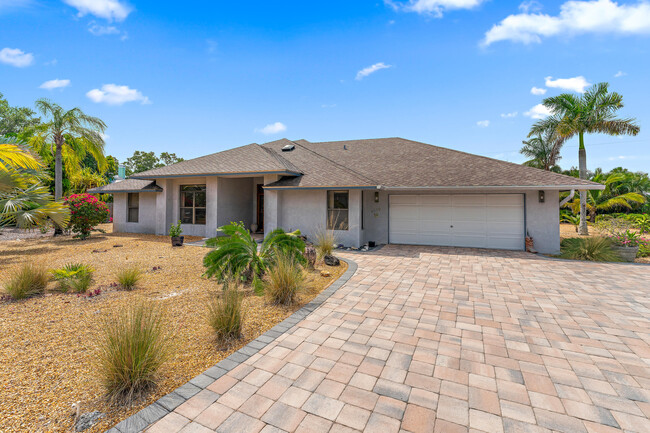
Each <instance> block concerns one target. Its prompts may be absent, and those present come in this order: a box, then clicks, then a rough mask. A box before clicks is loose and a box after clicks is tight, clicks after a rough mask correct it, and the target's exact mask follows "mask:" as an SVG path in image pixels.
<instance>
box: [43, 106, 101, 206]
mask: <svg viewBox="0 0 650 433" xmlns="http://www.w3.org/2000/svg"><path fill="white" fill-rule="evenodd" d="M36 108H37V109H38V111H40V112H41V113H42V114H43V115H44V116H48V117H49V118H50V119H49V121H48V122H46V123H44V124H43V125H42V133H41V135H40V139H41V140H42V141H43V142H44V143H50V146H51V150H52V153H53V154H54V198H55V199H56V200H57V201H58V200H60V199H61V196H62V195H63V180H62V179H63V153H64V151H63V149H64V148H68V149H69V150H71V151H73V152H66V153H68V154H69V156H70V157H71V158H72V157H74V156H81V159H83V156H85V154H86V152H88V153H90V154H91V155H93V156H94V157H95V159H97V160H98V161H100V160H101V161H104V139H103V138H102V135H101V134H102V133H103V132H104V131H105V130H106V124H105V123H104V122H103V121H102V120H101V119H99V118H97V117H93V116H89V115H87V114H85V113H84V112H83V111H81V109H80V108H76V107H75V108H72V109H70V110H67V111H66V110H64V109H63V108H62V107H61V106H60V105H58V104H56V103H54V102H52V101H50V100H48V99H45V98H43V99H39V100H38V101H36ZM81 150H83V152H82V151H81Z"/></svg>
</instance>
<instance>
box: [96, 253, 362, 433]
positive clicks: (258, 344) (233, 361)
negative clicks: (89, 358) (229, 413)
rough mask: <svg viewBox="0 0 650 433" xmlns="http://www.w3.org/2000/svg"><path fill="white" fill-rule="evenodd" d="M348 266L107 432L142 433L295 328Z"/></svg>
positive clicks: (334, 286)
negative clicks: (285, 312) (319, 289)
mask: <svg viewBox="0 0 650 433" xmlns="http://www.w3.org/2000/svg"><path fill="white" fill-rule="evenodd" d="M345 262H346V263H347V264H348V269H347V270H346V271H345V272H344V273H343V275H341V276H340V277H339V279H338V280H336V281H334V282H333V283H332V284H330V286H329V287H328V288H326V289H325V290H323V291H322V292H320V293H319V294H318V296H316V297H315V298H314V299H312V300H311V302H309V303H307V304H305V305H304V306H303V307H302V308H300V309H299V310H298V311H296V312H295V313H293V314H292V315H291V316H289V317H287V318H286V319H284V320H283V321H282V322H280V323H278V324H277V325H275V326H274V327H273V328H271V329H269V330H268V331H266V332H265V333H264V334H262V335H260V336H259V337H257V338H256V339H255V340H253V341H251V342H250V343H248V344H247V345H246V346H244V347H242V348H241V349H239V350H238V351H236V352H234V353H233V354H231V355H230V356H229V357H227V358H226V359H224V360H222V361H221V362H219V363H218V364H216V365H215V366H213V367H211V368H209V369H207V370H206V371H204V372H203V373H201V374H199V375H198V376H196V377H195V378H193V379H191V380H190V381H189V382H187V383H186V384H184V385H181V386H180V387H178V388H176V389H175V390H174V391H172V392H170V393H169V394H167V395H165V396H163V397H161V398H159V399H158V400H157V401H155V402H154V403H152V404H150V405H149V406H147V407H145V408H144V409H142V410H141V411H140V412H138V413H136V414H134V415H131V416H130V417H129V418H127V419H125V420H124V421H122V422H120V423H119V424H117V425H116V426H114V427H113V428H111V429H110V430H107V431H106V433H139V432H141V431H143V430H144V429H146V428H147V427H149V426H150V425H151V424H153V423H155V422H156V421H158V420H160V419H161V418H163V417H164V416H165V415H167V414H169V413H171V412H173V411H174V409H176V408H177V407H178V406H180V405H181V404H183V403H185V401H187V400H188V399H190V398H191V397H193V396H194V395H196V394H198V393H199V392H201V391H202V390H204V389H205V388H207V387H208V386H209V385H210V384H212V382H214V381H215V380H217V379H219V378H220V377H221V376H223V375H224V374H226V373H228V372H229V371H230V370H232V369H233V368H235V367H237V366H238V365H239V364H241V363H242V362H244V361H246V360H247V359H248V358H250V357H251V356H253V355H255V354H256V353H257V352H259V351H260V350H261V349H263V348H264V347H266V345H268V344H269V343H271V342H272V341H274V340H275V339H276V338H278V337H279V336H280V335H282V334H284V333H285V332H287V331H288V330H289V329H291V328H293V327H294V326H295V325H296V324H298V323H299V322H300V321H301V320H303V319H304V318H305V317H307V316H308V315H309V314H310V313H311V312H313V311H314V310H315V309H316V308H318V307H320V306H321V304H323V302H325V301H326V300H327V298H329V297H330V296H332V294H333V293H334V292H336V291H337V290H338V289H339V288H341V287H342V286H343V285H344V284H345V283H347V282H348V280H349V279H350V278H351V277H352V276H353V275H354V274H355V272H356V271H357V264H356V263H355V262H354V261H353V260H350V259H345Z"/></svg>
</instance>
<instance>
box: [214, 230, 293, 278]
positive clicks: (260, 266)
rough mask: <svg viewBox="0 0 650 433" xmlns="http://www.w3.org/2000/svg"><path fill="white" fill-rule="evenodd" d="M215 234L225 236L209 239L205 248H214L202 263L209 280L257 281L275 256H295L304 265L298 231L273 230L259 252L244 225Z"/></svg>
mask: <svg viewBox="0 0 650 433" xmlns="http://www.w3.org/2000/svg"><path fill="white" fill-rule="evenodd" d="M217 231H219V232H221V233H223V234H224V235H225V236H219V237H216V238H211V239H208V240H207V241H206V243H205V244H206V246H208V247H211V248H214V249H213V250H212V251H210V252H209V253H207V254H206V255H205V257H204V259H203V265H204V266H205V267H206V271H205V274H206V275H207V276H208V277H216V278H218V279H219V280H223V279H224V278H226V277H229V276H231V275H232V276H240V275H241V276H243V277H244V278H245V279H246V280H253V279H255V278H260V277H261V276H262V275H263V274H264V272H266V270H267V268H268V266H269V265H270V264H271V263H272V262H273V260H274V259H275V257H276V255H277V253H278V252H282V253H285V254H290V255H292V256H295V257H296V259H297V260H299V261H304V258H303V256H302V253H303V252H304V250H305V243H304V242H303V241H302V239H300V237H299V235H300V232H299V231H297V230H296V231H295V232H292V233H286V232H285V231H284V230H282V229H275V230H273V231H272V232H271V233H269V234H268V235H266V237H265V238H264V241H263V242H262V245H260V247H259V249H258V244H257V242H255V239H253V237H252V236H251V234H250V232H249V231H248V230H247V229H246V227H244V224H243V223H231V224H229V225H226V226H223V227H219V228H218V229H217Z"/></svg>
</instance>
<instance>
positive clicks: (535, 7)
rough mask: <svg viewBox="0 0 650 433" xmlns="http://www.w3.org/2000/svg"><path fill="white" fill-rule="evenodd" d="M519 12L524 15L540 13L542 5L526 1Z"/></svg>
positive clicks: (533, 1)
mask: <svg viewBox="0 0 650 433" xmlns="http://www.w3.org/2000/svg"><path fill="white" fill-rule="evenodd" d="M519 10H520V11H522V12H524V13H529V12H539V11H541V10H542V5H541V4H540V3H539V2H537V1H535V0H530V1H525V2H523V3H522V4H520V5H519Z"/></svg>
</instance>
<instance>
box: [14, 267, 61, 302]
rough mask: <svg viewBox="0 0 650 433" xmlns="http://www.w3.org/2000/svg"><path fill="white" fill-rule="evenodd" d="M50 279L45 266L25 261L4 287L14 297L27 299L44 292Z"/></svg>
mask: <svg viewBox="0 0 650 433" xmlns="http://www.w3.org/2000/svg"><path fill="white" fill-rule="evenodd" d="M49 279H50V277H49V275H48V273H47V270H46V269H45V268H44V267H43V266H39V265H36V264H34V263H25V264H24V265H22V266H21V267H20V268H19V269H18V270H16V271H15V272H14V273H13V274H12V276H11V278H10V279H9V281H8V282H7V283H6V284H5V287H4V289H5V291H6V292H7V294H8V295H9V296H10V297H11V298H12V299H25V298H29V297H32V296H36V295H40V294H42V293H43V292H44V291H45V288H46V287H47V282H48V281H49Z"/></svg>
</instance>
